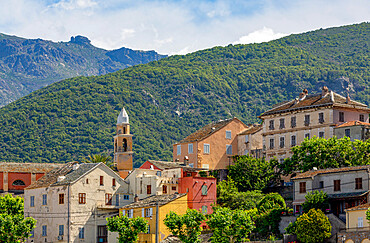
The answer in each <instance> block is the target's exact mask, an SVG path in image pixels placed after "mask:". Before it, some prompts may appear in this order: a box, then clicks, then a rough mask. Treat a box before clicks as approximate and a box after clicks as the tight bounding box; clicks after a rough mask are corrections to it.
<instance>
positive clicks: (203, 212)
mask: <svg viewBox="0 0 370 243" xmlns="http://www.w3.org/2000/svg"><path fill="white" fill-rule="evenodd" d="M207 213H208V207H207V205H202V214H207Z"/></svg>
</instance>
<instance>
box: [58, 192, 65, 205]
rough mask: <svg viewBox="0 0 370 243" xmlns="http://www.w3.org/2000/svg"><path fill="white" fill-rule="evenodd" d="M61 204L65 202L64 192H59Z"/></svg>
mask: <svg viewBox="0 0 370 243" xmlns="http://www.w3.org/2000/svg"><path fill="white" fill-rule="evenodd" d="M58 198H59V200H58V202H59V205H61V204H64V193H59V197H58Z"/></svg>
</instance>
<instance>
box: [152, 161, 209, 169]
mask: <svg viewBox="0 0 370 243" xmlns="http://www.w3.org/2000/svg"><path fill="white" fill-rule="evenodd" d="M148 162H149V163H151V164H153V165H154V166H156V167H158V168H159V169H160V170H165V169H176V168H182V169H183V170H184V171H199V170H201V169H198V168H192V167H190V166H187V165H186V164H184V162H168V161H156V160H148ZM203 170H204V169H203Z"/></svg>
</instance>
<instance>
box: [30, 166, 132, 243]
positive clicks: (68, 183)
mask: <svg viewBox="0 0 370 243" xmlns="http://www.w3.org/2000/svg"><path fill="white" fill-rule="evenodd" d="M132 201H133V196H132V195H130V194H129V193H128V184H127V183H126V182H124V180H123V179H122V178H121V177H120V176H119V175H118V174H117V173H115V172H114V171H112V170H111V169H110V168H109V167H107V166H106V165H105V164H103V163H88V164H78V163H76V162H75V163H68V164H65V165H64V166H62V167H60V168H58V169H55V170H52V171H50V172H49V173H47V174H46V175H45V176H43V177H42V178H41V179H40V180H38V181H36V182H34V183H32V184H31V185H30V186H29V187H27V188H26V189H25V193H24V213H25V216H27V217H28V216H30V217H33V218H34V219H36V220H37V223H36V228H35V229H34V231H33V232H32V237H30V238H29V239H27V242H107V237H108V233H107V228H106V223H107V221H106V218H107V217H111V216H114V215H118V211H119V208H120V207H122V206H124V205H126V204H129V203H131V202H132Z"/></svg>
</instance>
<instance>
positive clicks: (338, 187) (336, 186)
mask: <svg viewBox="0 0 370 243" xmlns="http://www.w3.org/2000/svg"><path fill="white" fill-rule="evenodd" d="M334 191H335V192H340V191H341V188H340V180H334Z"/></svg>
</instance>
